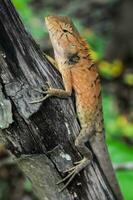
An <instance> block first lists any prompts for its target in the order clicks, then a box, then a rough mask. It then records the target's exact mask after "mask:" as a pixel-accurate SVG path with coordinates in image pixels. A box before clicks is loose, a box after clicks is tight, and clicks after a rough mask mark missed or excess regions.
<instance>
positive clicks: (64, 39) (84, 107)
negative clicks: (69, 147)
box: [35, 16, 123, 200]
mask: <svg viewBox="0 0 133 200" xmlns="http://www.w3.org/2000/svg"><path fill="white" fill-rule="evenodd" d="M45 22H46V26H47V28H48V31H49V35H50V39H51V42H52V46H53V48H54V55H55V61H56V62H57V66H56V67H57V68H58V70H59V71H60V73H61V75H62V79H63V83H64V88H65V89H64V90H63V89H56V88H51V87H50V88H49V89H48V90H47V91H43V93H44V94H46V96H45V97H44V98H43V100H45V99H46V98H48V97H50V96H57V97H67V96H71V94H72V90H74V92H75V97H76V109H77V115H78V118H79V121H80V125H81V131H80V133H79V135H78V137H77V138H76V140H75V146H76V147H77V149H78V151H79V152H80V153H81V155H83V159H82V160H81V161H79V162H78V164H77V165H76V166H74V167H73V168H71V169H68V172H69V174H68V175H67V176H66V177H65V178H64V179H63V180H61V181H60V182H59V183H61V182H64V181H65V180H67V179H68V182H67V183H66V185H65V186H64V187H63V188H62V189H64V188H65V187H67V185H68V184H69V183H70V182H71V181H72V179H73V178H74V177H75V175H76V174H77V173H79V172H80V171H81V170H82V169H84V168H85V167H86V166H87V165H89V164H90V163H91V161H92V158H93V157H92V153H91V151H90V150H89V149H88V148H87V146H86V145H85V143H86V142H87V141H90V144H91V146H92V149H93V151H94V153H95V154H96V157H97V159H98V161H99V163H100V166H101V168H102V170H103V173H104V174H105V177H106V179H107V180H108V182H109V185H110V186H111V188H112V191H113V192H114V194H115V195H116V197H117V199H118V200H122V199H123V198H122V195H121V192H120V189H119V186H118V184H117V180H116V178H115V175H114V172H113V168H112V164H111V161H110V159H109V155H108V151H107V149H106V144H105V139H104V135H103V118H102V102H101V83H100V78H99V74H98V72H97V68H96V65H95V64H94V62H93V61H92V59H91V58H90V55H89V52H88V51H89V47H88V45H87V43H86V42H85V41H84V40H83V39H82V37H81V36H80V35H79V33H78V31H77V30H76V28H75V26H74V24H73V23H72V21H71V20H70V19H69V18H68V17H61V16H49V17H46V18H45ZM35 102H38V101H35ZM91 137H92V138H91ZM90 139H91V140H90Z"/></svg>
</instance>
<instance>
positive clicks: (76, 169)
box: [57, 158, 90, 192]
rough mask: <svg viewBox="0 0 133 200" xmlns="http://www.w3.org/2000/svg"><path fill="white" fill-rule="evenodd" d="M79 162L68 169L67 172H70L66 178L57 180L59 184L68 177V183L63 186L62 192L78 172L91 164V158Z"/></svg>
mask: <svg viewBox="0 0 133 200" xmlns="http://www.w3.org/2000/svg"><path fill="white" fill-rule="evenodd" d="M78 163H79V164H77V165H76V166H74V167H71V168H70V169H68V170H66V171H65V172H68V173H69V174H68V175H67V176H66V177H65V178H63V179H62V180H60V181H59V182H57V185H59V184H60V183H63V182H64V181H66V180H67V179H68V181H67V183H66V184H65V185H64V186H63V187H62V188H61V190H60V192H62V191H63V190H64V189H65V188H66V187H67V186H68V185H69V183H70V182H71V181H72V180H73V178H74V177H75V175H76V174H78V173H79V172H80V171H81V170H82V169H84V168H85V167H86V166H87V165H88V164H90V160H88V159H86V158H83V159H82V160H81V161H79V162H78Z"/></svg>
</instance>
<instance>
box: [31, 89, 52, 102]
mask: <svg viewBox="0 0 133 200" xmlns="http://www.w3.org/2000/svg"><path fill="white" fill-rule="evenodd" d="M42 88H43V90H39V89H36V88H32V89H33V90H34V91H37V92H39V93H41V94H46V96H45V97H42V98H40V99H36V100H34V101H31V102H29V103H30V104H34V103H40V102H42V101H44V100H46V99H47V98H49V97H51V96H52V94H50V93H49V90H50V89H51V88H49V89H47V90H46V91H45V89H46V86H43V87H42Z"/></svg>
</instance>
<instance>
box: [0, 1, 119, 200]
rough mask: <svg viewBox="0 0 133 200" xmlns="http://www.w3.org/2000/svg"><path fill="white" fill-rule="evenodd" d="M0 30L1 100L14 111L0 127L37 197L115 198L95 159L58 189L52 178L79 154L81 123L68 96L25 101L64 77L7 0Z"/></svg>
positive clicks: (57, 177)
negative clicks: (61, 190)
mask: <svg viewBox="0 0 133 200" xmlns="http://www.w3.org/2000/svg"><path fill="white" fill-rule="evenodd" d="M0 35H1V38H0V47H1V51H2V54H1V57H0V58H1V59H0V83H1V85H2V92H3V95H4V97H3V101H4V98H5V99H7V100H8V101H9V102H10V103H11V107H12V116H13V123H12V124H10V123H9V127H8V128H7V129H3V131H2V132H0V138H2V141H6V143H7V145H8V148H9V149H10V150H11V151H12V153H13V154H15V155H16V156H20V155H21V156H22V158H23V159H20V161H19V165H20V166H21V167H22V169H23V170H24V172H25V174H26V175H27V176H28V177H29V178H30V180H32V183H33V186H34V187H35V189H36V191H37V192H38V194H39V196H40V199H46V198H48V199H54V200H56V199H58V200H66V199H67V200H70V199H76V200H79V199H80V200H96V199H97V200H106V199H108V200H114V199H116V198H115V196H114V194H113V193H112V191H111V189H110V186H109V183H107V181H106V178H105V177H104V175H103V172H102V170H101V168H100V166H99V163H98V161H97V160H96V159H94V161H93V162H92V164H91V165H90V166H88V167H87V168H86V169H85V170H84V171H82V172H81V173H80V174H79V175H77V176H76V177H75V179H74V180H73V182H72V183H71V185H70V186H69V187H68V189H67V190H65V191H63V192H62V193H59V186H58V187H57V185H56V182H57V181H58V180H60V179H61V176H63V175H64V174H63V171H65V170H66V169H67V168H68V167H70V166H72V163H73V162H74V161H77V160H80V158H81V156H80V155H79V153H78V151H77V150H76V149H75V146H74V139H75V137H76V135H77V134H78V133H79V130H80V128H79V124H78V122H77V119H76V114H75V111H74V108H73V103H72V100H71V98H68V99H62V100H60V99H58V98H50V99H47V100H46V101H45V102H42V103H38V104H30V103H29V102H30V101H32V100H34V99H38V98H40V97H42V96H40V94H39V93H38V92H36V91H34V90H33V88H38V89H41V86H43V85H45V84H47V82H48V83H49V84H50V85H51V86H53V87H56V88H61V87H62V81H61V77H60V75H59V73H58V72H57V71H56V70H55V69H54V68H53V67H52V65H51V63H49V61H48V60H47V58H45V57H44V56H43V53H42V51H41V50H40V48H39V47H38V45H37V44H36V43H35V41H34V40H33V39H32V37H31V36H30V35H29V34H28V33H27V32H26V31H25V28H24V26H23V24H22V22H21V20H20V18H19V16H18V14H17V12H16V10H15V8H14V7H13V5H12V3H11V2H10V1H9V0H0ZM3 55H4V56H3ZM3 113H5V109H4V108H3ZM10 114H11V113H10ZM3 119H4V118H3ZM47 152H49V153H47ZM33 154H34V155H33ZM25 155H29V156H26V157H25ZM94 158H95V156H94Z"/></svg>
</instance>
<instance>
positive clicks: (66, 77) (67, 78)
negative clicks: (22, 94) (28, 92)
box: [30, 69, 72, 103]
mask: <svg viewBox="0 0 133 200" xmlns="http://www.w3.org/2000/svg"><path fill="white" fill-rule="evenodd" d="M61 74H62V79H63V83H64V88H65V89H64V90H63V89H58V88H52V87H49V88H48V89H47V90H46V91H43V90H42V91H41V90H37V89H34V90H36V91H37V92H40V93H42V94H46V96H45V97H43V98H41V99H38V100H35V101H32V102H30V103H39V102H41V101H44V100H46V99H47V98H49V97H51V96H56V97H59V98H65V97H68V96H71V93H72V79H71V72H70V69H63V70H62V72H61Z"/></svg>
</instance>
